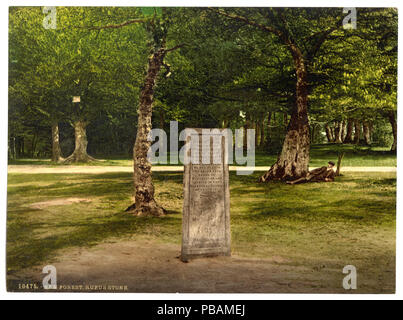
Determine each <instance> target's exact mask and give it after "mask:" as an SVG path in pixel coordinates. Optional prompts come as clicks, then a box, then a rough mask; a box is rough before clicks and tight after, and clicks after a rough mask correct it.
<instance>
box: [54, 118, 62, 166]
mask: <svg viewBox="0 0 403 320" xmlns="http://www.w3.org/2000/svg"><path fill="white" fill-rule="evenodd" d="M52 161H53V162H60V161H63V156H62V150H61V148H60V143H59V124H58V123H57V122H55V123H53V124H52Z"/></svg>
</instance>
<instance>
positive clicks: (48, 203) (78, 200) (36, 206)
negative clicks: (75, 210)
mask: <svg viewBox="0 0 403 320" xmlns="http://www.w3.org/2000/svg"><path fill="white" fill-rule="evenodd" d="M81 202H84V203H89V202H91V200H90V199H84V198H64V199H53V200H48V201H42V202H35V203H31V204H29V207H30V208H32V209H45V208H47V207H51V206H67V205H70V204H73V203H81Z"/></svg>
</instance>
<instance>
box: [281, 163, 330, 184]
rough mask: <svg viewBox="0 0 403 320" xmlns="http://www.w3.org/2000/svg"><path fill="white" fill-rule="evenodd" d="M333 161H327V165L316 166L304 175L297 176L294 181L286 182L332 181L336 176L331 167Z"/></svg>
mask: <svg viewBox="0 0 403 320" xmlns="http://www.w3.org/2000/svg"><path fill="white" fill-rule="evenodd" d="M334 166H335V163H334V162H333V161H329V162H328V166H327V167H322V168H318V169H315V170H312V171H309V172H308V174H307V175H306V176H305V177H302V178H299V179H297V180H294V181H287V183H288V184H297V183H306V182H333V181H334V177H335V176H336V174H335V172H334V170H333V168H334Z"/></svg>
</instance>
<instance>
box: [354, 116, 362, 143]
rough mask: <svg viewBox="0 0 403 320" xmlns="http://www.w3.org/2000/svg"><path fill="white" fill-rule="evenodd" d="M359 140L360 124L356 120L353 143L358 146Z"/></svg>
mask: <svg viewBox="0 0 403 320" xmlns="http://www.w3.org/2000/svg"><path fill="white" fill-rule="evenodd" d="M360 139H361V123H360V122H359V121H358V120H355V121H354V143H355V144H359V143H360Z"/></svg>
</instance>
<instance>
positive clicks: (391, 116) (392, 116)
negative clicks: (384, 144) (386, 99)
mask: <svg viewBox="0 0 403 320" xmlns="http://www.w3.org/2000/svg"><path fill="white" fill-rule="evenodd" d="M389 122H390V125H391V126H392V132H393V144H392V147H391V149H390V151H392V152H396V150H397V121H396V114H395V112H394V111H391V112H389Z"/></svg>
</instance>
